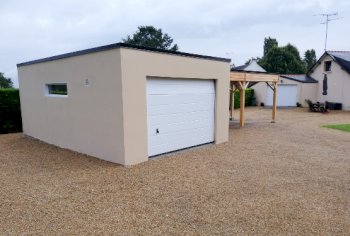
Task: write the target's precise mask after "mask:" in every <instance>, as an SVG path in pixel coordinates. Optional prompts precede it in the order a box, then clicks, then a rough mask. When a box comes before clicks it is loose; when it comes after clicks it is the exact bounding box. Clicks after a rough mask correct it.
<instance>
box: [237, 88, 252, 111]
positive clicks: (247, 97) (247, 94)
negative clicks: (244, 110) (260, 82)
mask: <svg viewBox="0 0 350 236" xmlns="http://www.w3.org/2000/svg"><path fill="white" fill-rule="evenodd" d="M234 96H235V104H234V105H235V109H236V108H239V107H240V92H239V91H236V92H235V93H234ZM255 105H256V104H255V97H254V89H252V88H248V89H246V90H245V106H246V107H247V106H255Z"/></svg>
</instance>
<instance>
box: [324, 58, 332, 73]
mask: <svg viewBox="0 0 350 236" xmlns="http://www.w3.org/2000/svg"><path fill="white" fill-rule="evenodd" d="M327 68H328V70H327ZM323 70H324V72H331V71H332V60H327V61H324V67H323Z"/></svg>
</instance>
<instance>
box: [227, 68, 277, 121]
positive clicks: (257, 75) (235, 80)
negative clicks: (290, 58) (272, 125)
mask: <svg viewBox="0 0 350 236" xmlns="http://www.w3.org/2000/svg"><path fill="white" fill-rule="evenodd" d="M279 77H280V76H279V75H277V74H269V73H265V72H256V71H234V70H233V71H231V73H230V92H231V94H230V97H231V107H230V115H231V119H232V117H233V109H234V95H233V93H234V91H235V90H237V89H238V90H239V91H240V127H243V126H244V107H245V92H244V91H245V89H246V88H247V87H248V85H249V83H250V82H255V83H258V82H266V83H267V84H268V83H272V86H270V84H268V85H269V86H270V88H271V89H272V90H273V108H272V122H275V121H276V112H277V83H278V80H279ZM234 87H236V88H235V89H234Z"/></svg>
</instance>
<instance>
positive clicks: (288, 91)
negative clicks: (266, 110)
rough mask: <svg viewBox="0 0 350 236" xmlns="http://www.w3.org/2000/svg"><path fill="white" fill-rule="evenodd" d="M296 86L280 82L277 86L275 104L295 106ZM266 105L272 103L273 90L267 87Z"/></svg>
mask: <svg viewBox="0 0 350 236" xmlns="http://www.w3.org/2000/svg"><path fill="white" fill-rule="evenodd" d="M297 94H298V86H297V85H296V84H288V85H287V84H283V85H282V84H280V85H278V88H277V106H279V107H295V106H296V103H297ZM265 105H266V106H272V105H273V91H272V89H270V88H269V87H267V97H266V103H265Z"/></svg>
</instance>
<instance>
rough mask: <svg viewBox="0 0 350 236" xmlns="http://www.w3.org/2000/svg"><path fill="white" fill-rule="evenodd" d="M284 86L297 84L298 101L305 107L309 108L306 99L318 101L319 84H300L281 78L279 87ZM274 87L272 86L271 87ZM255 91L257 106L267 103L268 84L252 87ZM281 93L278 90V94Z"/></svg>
mask: <svg viewBox="0 0 350 236" xmlns="http://www.w3.org/2000/svg"><path fill="white" fill-rule="evenodd" d="M282 84H296V85H297V86H298V88H297V101H298V102H299V103H300V104H302V105H303V106H307V103H306V102H305V99H310V100H312V101H314V100H315V99H316V91H317V84H316V83H300V82H297V81H294V80H290V79H286V78H283V77H281V78H280V80H279V81H278V85H282ZM271 86H272V85H271ZM252 89H254V94H255V97H256V102H257V103H256V104H257V105H260V103H261V102H263V103H266V102H265V101H266V99H267V90H268V89H270V88H268V87H267V85H266V83H262V82H261V83H258V84H256V85H254V86H253V87H252ZM278 92H279V91H278V90H277V93H278Z"/></svg>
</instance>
